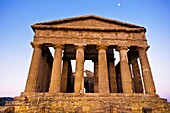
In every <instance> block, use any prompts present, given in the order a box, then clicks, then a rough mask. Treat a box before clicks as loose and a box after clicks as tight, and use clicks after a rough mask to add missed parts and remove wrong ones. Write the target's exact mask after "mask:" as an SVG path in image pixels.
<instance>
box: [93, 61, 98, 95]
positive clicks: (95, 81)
mask: <svg viewBox="0 0 170 113" xmlns="http://www.w3.org/2000/svg"><path fill="white" fill-rule="evenodd" d="M93 62H94V93H98V92H99V84H98V62H97V61H93Z"/></svg>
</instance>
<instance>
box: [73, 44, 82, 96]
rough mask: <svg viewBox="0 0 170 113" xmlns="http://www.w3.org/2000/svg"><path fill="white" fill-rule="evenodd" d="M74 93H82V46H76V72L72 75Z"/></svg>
mask: <svg viewBox="0 0 170 113" xmlns="http://www.w3.org/2000/svg"><path fill="white" fill-rule="evenodd" d="M74 92H75V93H84V46H83V45H77V46H76V71H75V75H74Z"/></svg>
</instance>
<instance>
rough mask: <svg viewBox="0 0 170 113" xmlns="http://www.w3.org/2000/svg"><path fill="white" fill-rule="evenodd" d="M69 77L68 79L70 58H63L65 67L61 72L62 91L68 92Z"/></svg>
mask: <svg viewBox="0 0 170 113" xmlns="http://www.w3.org/2000/svg"><path fill="white" fill-rule="evenodd" d="M67 79H68V60H67V59H63V69H62V74H61V92H64V93H66V92H67Z"/></svg>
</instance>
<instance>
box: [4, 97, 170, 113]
mask: <svg viewBox="0 0 170 113" xmlns="http://www.w3.org/2000/svg"><path fill="white" fill-rule="evenodd" d="M6 105H9V106H11V105H12V106H15V108H16V111H22V112H25V113H26V112H33V111H37V112H40V113H41V112H42V113H46V112H47V113H53V112H54V113H56V112H59V113H60V112H61V113H72V112H73V113H74V112H76V110H77V112H79V113H107V112H109V113H110V112H111V111H113V109H114V110H115V111H117V112H129V113H130V112H133V111H134V110H142V108H152V109H155V110H157V111H161V112H162V111H163V112H166V111H167V110H168V107H169V105H170V104H168V103H167V101H166V99H161V98H159V97H158V96H152V95H150V96H149V95H143V96H142V95H130V96H128V95H123V96H122V95H118V96H115V95H98V94H97V95H96V94H94V95H76V94H71V95H62V94H61V95H51V96H50V95H48V96H46V95H44V96H42V95H33V96H27V97H26V96H25V97H24V96H21V97H18V98H15V101H12V102H8V103H7V104H6ZM43 111H46V112H43Z"/></svg>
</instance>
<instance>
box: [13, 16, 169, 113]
mask: <svg viewBox="0 0 170 113" xmlns="http://www.w3.org/2000/svg"><path fill="white" fill-rule="evenodd" d="M32 29H33V31H34V39H33V41H32V42H31V45H32V47H33V54H32V60H31V64H30V69H29V73H28V78H27V82H26V86H25V91H24V92H22V93H21V96H19V97H15V100H16V101H15V102H13V105H15V106H16V104H17V107H15V109H16V111H22V112H28V111H29V112H34V111H36V112H40V113H54V112H55V113H61V112H62V113H73V112H74V113H123V112H128V113H132V112H133V113H152V112H153V113H155V112H165V113H166V112H167V113H168V112H169V108H170V107H169V105H170V104H168V103H167V100H166V99H162V98H160V97H159V96H158V95H157V94H156V89H155V84H154V80H153V76H152V72H151V68H150V64H149V60H148V56H147V50H148V49H149V45H148V43H147V39H146V35H145V33H146V29H145V28H144V27H141V26H138V25H133V24H129V23H125V22H120V21H117V20H113V19H108V18H103V17H99V16H95V15H87V16H79V17H73V18H66V19H60V20H53V21H49V22H42V23H36V24H34V25H32ZM51 48H53V49H54V53H51V51H50V49H51ZM116 52H117V53H118V55H119V58H118V59H116V57H115V53H116ZM72 60H75V61H76V63H75V67H73V65H72V63H71V61H72ZM86 60H90V61H91V62H92V63H93V69H92V70H93V74H92V76H84V62H85V61H86ZM115 60H119V61H118V63H115ZM73 68H75V72H73ZM19 101H20V102H21V101H22V103H19Z"/></svg>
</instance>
